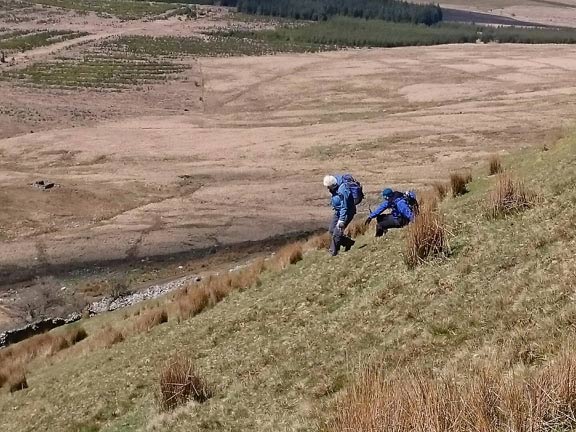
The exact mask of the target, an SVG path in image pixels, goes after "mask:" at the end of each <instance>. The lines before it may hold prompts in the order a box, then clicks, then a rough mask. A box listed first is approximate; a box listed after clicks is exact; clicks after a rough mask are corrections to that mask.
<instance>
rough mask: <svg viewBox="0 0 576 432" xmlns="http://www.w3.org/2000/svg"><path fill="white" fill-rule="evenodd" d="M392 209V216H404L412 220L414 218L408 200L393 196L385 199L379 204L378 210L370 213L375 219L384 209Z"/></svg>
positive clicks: (398, 217)
mask: <svg viewBox="0 0 576 432" xmlns="http://www.w3.org/2000/svg"><path fill="white" fill-rule="evenodd" d="M387 209H391V210H392V217H394V218H395V219H397V220H400V219H402V218H404V219H406V220H409V221H410V222H412V221H413V220H414V213H413V212H412V210H411V209H410V206H409V205H408V203H407V202H406V199H405V198H396V199H394V198H392V199H385V200H384V201H382V203H381V204H380V205H379V206H378V208H377V209H376V210H374V211H373V212H372V213H370V217H371V218H372V219H374V218H375V217H376V216H378V215H379V214H381V213H382V212H383V211H384V210H387Z"/></svg>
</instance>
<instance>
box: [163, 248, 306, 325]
mask: <svg viewBox="0 0 576 432" xmlns="http://www.w3.org/2000/svg"><path fill="white" fill-rule="evenodd" d="M300 251H301V246H300ZM282 259H283V260H285V259H286V260H289V259H290V257H289V256H288V257H285V256H284V255H282ZM268 264H269V263H267V262H266V261H265V260H264V259H263V258H259V259H257V260H256V261H254V262H252V263H251V264H248V265H247V266H245V267H243V268H241V269H240V270H237V271H232V272H228V273H224V274H220V275H215V276H210V277H209V278H207V279H205V280H204V281H202V282H201V283H200V284H197V285H192V286H189V287H187V288H186V289H184V290H182V291H180V292H178V293H177V294H176V295H175V296H174V297H173V301H172V303H171V304H170V305H169V307H170V309H171V311H172V313H171V315H173V316H175V317H176V318H177V319H178V320H183V319H188V318H191V317H193V316H194V315H197V314H199V313H200V312H202V311H203V310H204V309H206V308H208V307H212V306H214V305H215V304H216V303H218V302H220V301H221V300H222V299H224V298H225V297H226V296H228V295H229V294H230V293H231V292H232V291H241V290H244V289H246V288H249V287H250V286H252V285H254V284H257V283H259V281H260V275H261V273H262V272H263V271H264V270H265V269H266V268H267V265H268Z"/></svg>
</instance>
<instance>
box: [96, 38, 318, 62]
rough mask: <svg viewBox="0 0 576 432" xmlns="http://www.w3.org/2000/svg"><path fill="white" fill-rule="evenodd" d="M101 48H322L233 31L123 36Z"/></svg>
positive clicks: (231, 52) (251, 51) (141, 51)
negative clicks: (199, 35) (204, 35)
mask: <svg viewBox="0 0 576 432" xmlns="http://www.w3.org/2000/svg"><path fill="white" fill-rule="evenodd" d="M103 48H105V49H109V50H111V51H116V52H126V53H131V54H137V55H148V56H152V57H156V56H163V57H180V56H184V55H194V56H201V57H212V56H214V57H226V56H240V55H266V54H274V53H277V52H313V51H319V50H321V49H323V47H322V46H320V45H318V44H307V43H291V42H290V41H283V40H264V39H258V38H251V37H247V38H243V37H235V36H233V35H219V34H214V35H209V36H208V37H207V39H199V38H192V37H190V38H184V37H171V36H164V37H150V36H123V37H119V38H116V39H112V40H110V41H108V42H106V43H105V44H104V45H103Z"/></svg>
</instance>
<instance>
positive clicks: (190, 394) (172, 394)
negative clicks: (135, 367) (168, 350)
mask: <svg viewBox="0 0 576 432" xmlns="http://www.w3.org/2000/svg"><path fill="white" fill-rule="evenodd" d="M210 397H212V394H211V391H210V389H209V388H208V387H207V385H206V383H205V382H204V380H202V378H200V376H199V375H198V374H197V372H196V371H195V369H194V365H193V363H192V360H191V359H190V358H188V357H183V356H179V355H177V356H175V357H174V358H173V359H170V360H169V361H168V362H167V363H166V365H164V367H163V368H162V370H161V371H160V377H159V387H158V392H157V394H156V400H157V402H158V405H159V406H160V409H161V410H163V411H168V410H172V409H174V408H176V407H177V406H179V405H182V404H184V403H186V402H188V401H189V400H195V401H196V402H200V403H202V402H205V401H206V400H208V399H209V398H210Z"/></svg>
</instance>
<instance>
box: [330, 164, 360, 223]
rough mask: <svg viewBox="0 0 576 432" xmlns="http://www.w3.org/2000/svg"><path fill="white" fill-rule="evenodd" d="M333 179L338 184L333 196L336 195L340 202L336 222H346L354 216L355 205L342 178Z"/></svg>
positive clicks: (337, 176) (338, 176)
mask: <svg viewBox="0 0 576 432" xmlns="http://www.w3.org/2000/svg"><path fill="white" fill-rule="evenodd" d="M334 177H336V181H337V182H338V189H337V190H336V192H335V193H334V195H338V196H339V197H340V201H341V205H340V210H338V213H339V214H338V220H341V221H343V222H346V221H347V220H350V219H352V217H353V216H354V215H355V214H356V204H354V197H353V196H352V192H351V191H350V188H349V187H348V184H347V183H346V182H345V181H344V180H343V178H342V176H341V175H336V176H334Z"/></svg>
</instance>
